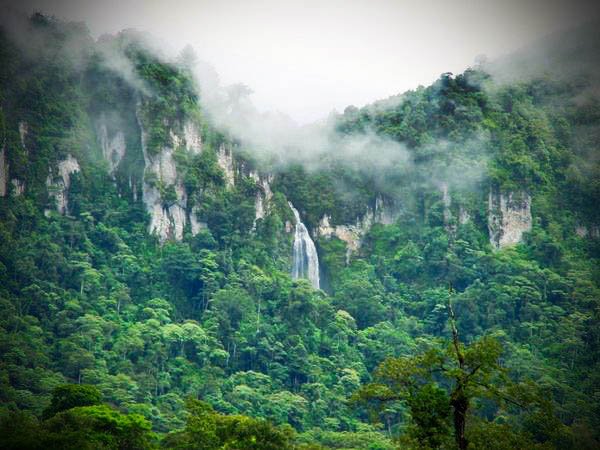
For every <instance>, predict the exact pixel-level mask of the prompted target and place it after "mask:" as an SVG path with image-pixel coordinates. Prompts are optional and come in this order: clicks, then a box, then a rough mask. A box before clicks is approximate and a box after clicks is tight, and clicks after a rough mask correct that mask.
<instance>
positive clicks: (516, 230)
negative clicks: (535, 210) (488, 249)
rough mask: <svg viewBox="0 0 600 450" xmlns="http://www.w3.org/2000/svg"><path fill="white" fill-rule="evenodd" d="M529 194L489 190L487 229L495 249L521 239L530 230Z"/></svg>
mask: <svg viewBox="0 0 600 450" xmlns="http://www.w3.org/2000/svg"><path fill="white" fill-rule="evenodd" d="M531 225H532V218H531V196H530V195H529V194H528V193H526V192H523V191H518V192H508V193H505V192H501V191H499V190H494V189H492V190H490V193H489V197H488V230H489V236H490V243H491V244H492V246H494V247H495V248H496V249H499V248H502V247H505V246H507V245H513V244H516V243H518V242H520V241H521V238H522V236H523V233H525V232H526V231H529V230H531Z"/></svg>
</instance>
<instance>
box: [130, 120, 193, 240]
mask: <svg viewBox="0 0 600 450" xmlns="http://www.w3.org/2000/svg"><path fill="white" fill-rule="evenodd" d="M140 116H141V115H140V111H139V108H138V112H137V117H138V124H139V126H140V129H141V130H142V136H141V140H142V151H143V155H144V181H143V190H142V199H143V201H144V204H145V205H146V209H147V211H148V212H149V213H150V226H149V231H150V232H151V233H155V234H156V235H157V236H158V238H159V240H160V241H161V242H164V241H165V240H167V239H176V240H180V239H182V238H183V230H184V228H185V225H186V224H187V222H188V220H189V222H190V227H191V230H192V233H197V232H198V231H200V229H201V228H202V224H201V223H200V222H198V220H197V218H196V213H195V211H192V212H191V214H190V216H189V217H188V214H187V193H186V190H185V187H184V185H183V180H182V179H181V177H180V176H179V174H178V173H177V164H176V162H175V159H174V157H173V152H174V151H175V149H177V148H179V147H181V146H184V147H185V148H186V150H187V151H188V152H191V153H199V152H201V151H202V138H201V135H200V132H199V130H198V128H197V127H196V126H195V125H194V124H193V123H191V122H186V123H184V124H183V126H181V127H179V129H180V130H183V132H182V136H180V135H178V134H177V133H175V131H174V130H173V129H171V130H170V131H169V134H170V138H171V139H170V140H171V142H172V145H169V146H165V147H163V148H162V149H161V150H160V151H159V152H158V153H157V154H150V152H149V151H148V148H147V132H146V131H145V130H144V126H143V123H142V121H141V120H140Z"/></svg>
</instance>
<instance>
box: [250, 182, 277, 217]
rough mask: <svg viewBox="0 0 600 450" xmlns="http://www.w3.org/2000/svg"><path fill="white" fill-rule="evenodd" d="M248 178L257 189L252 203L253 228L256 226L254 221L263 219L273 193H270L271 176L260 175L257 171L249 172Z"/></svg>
mask: <svg viewBox="0 0 600 450" xmlns="http://www.w3.org/2000/svg"><path fill="white" fill-rule="evenodd" d="M248 176H249V177H250V178H252V179H253V180H254V181H255V182H256V185H257V186H258V187H259V190H258V191H257V192H256V199H255V201H254V207H255V210H256V215H255V217H254V226H256V221H257V220H258V219H264V217H265V215H266V214H267V211H268V207H269V202H270V201H271V199H272V198H273V191H271V183H272V182H273V175H261V174H259V173H258V172H257V171H251V172H250V174H249V175H248Z"/></svg>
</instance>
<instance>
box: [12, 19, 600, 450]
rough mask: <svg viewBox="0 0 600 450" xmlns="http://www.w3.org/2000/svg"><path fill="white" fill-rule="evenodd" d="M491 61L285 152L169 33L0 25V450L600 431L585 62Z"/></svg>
mask: <svg viewBox="0 0 600 450" xmlns="http://www.w3.org/2000/svg"><path fill="white" fill-rule="evenodd" d="M595 44H598V45H600V41H596V42H595ZM591 47H592V48H594V46H591ZM595 48H596V49H597V46H596V47H595ZM579 57H581V58H585V57H590V58H592V56H590V55H587V54H583V55H579ZM496 69H497V67H495V66H494V65H493V64H480V65H478V66H476V67H473V68H471V69H469V70H467V71H466V72H465V73H463V74H459V75H453V74H450V73H445V74H442V75H441V76H440V78H439V79H438V80H437V81H436V82H435V83H433V84H432V85H431V86H428V87H419V88H417V89H416V90H413V91H409V92H405V93H403V94H400V95H398V96H395V97H392V98H389V99H386V100H381V101H378V102H375V103H373V104H371V105H369V106H366V107H364V108H361V109H359V108H356V107H353V106H349V107H348V108H346V110H345V111H344V113H343V114H338V115H336V116H335V117H333V118H332V123H331V124H328V125H323V126H331V130H328V133H330V134H331V143H332V144H331V146H328V147H327V149H324V150H323V151H322V152H319V153H314V154H311V155H310V158H311V161H310V164H306V161H304V160H302V159H294V160H292V159H290V160H285V159H283V160H281V158H279V160H277V158H271V159H270V160H269V158H265V155H264V154H259V153H257V152H255V151H254V150H255V149H253V148H252V145H251V144H249V143H246V142H244V141H242V140H240V139H238V138H237V137H236V136H234V135H232V133H231V132H229V131H228V130H227V129H220V128H218V127H217V126H216V125H215V122H214V120H213V117H212V115H211V111H210V109H209V108H206V107H205V105H204V104H203V94H202V92H203V91H202V85H201V83H200V82H199V81H198V80H196V79H195V78H194V76H193V57H191V56H190V55H187V57H186V55H185V54H183V55H182V57H180V58H178V59H174V60H171V59H169V58H166V57H165V56H161V55H159V54H158V53H157V52H156V51H155V50H154V49H153V48H152V47H151V46H150V45H149V44H147V43H146V40H145V38H144V36H142V35H140V34H138V33H136V32H135V31H132V30H128V31H123V32H121V33H119V34H118V35H115V36H104V37H103V38H101V39H99V40H94V39H92V38H91V37H90V34H89V31H88V30H87V29H86V27H85V26H84V25H82V24H76V23H65V22H62V21H59V20H56V19H54V18H52V17H47V16H44V15H42V14H35V15H33V16H32V17H30V18H29V19H27V20H24V21H23V24H22V25H21V26H20V28H19V30H18V31H16V32H15V30H14V29H7V28H1V29H0V145H1V153H0V194H1V196H0V236H1V237H0V280H1V282H0V402H1V404H0V430H1V431H0V447H2V448H7V449H9V448H14V449H27V448H111V449H112V448H115V449H117V448H118V449H137V448H158V447H161V448H200V449H286V448H290V449H293V448H296V449H302V448H304V449H320V448H336V449H371V450H375V449H378V450H383V449H392V448H415V449H417V448H418V449H437V448H445V449H452V448H486V449H532V448H540V449H553V448H555V449H568V448H573V449H593V448H600V239H599V238H600V231H599V227H600V211H599V210H598V207H597V204H598V201H599V200H600V159H599V158H598V145H599V142H600V100H599V99H598V98H597V97H594V96H593V95H591V94H590V92H594V89H595V88H597V86H598V85H597V83H598V79H597V72H595V73H594V72H583V71H582V72H581V73H576V74H572V73H570V75H569V77H566V76H554V74H553V73H552V72H550V73H545V74H536V76H535V77H533V76H532V77H528V78H524V79H521V80H518V81H515V80H511V81H510V82H503V83H500V82H497V81H496V80H495V77H494V71H495V70H496ZM374 137H375V138H376V142H377V145H378V146H380V145H382V143H383V145H387V146H388V147H389V149H390V151H389V152H376V151H372V152H369V147H368V145H367V146H366V150H365V151H364V152H363V153H362V154H358V155H357V154H355V153H353V154H352V155H353V157H352V158H349V157H348V153H347V152H346V150H345V148H344V145H346V144H347V143H350V142H353V140H360V139H371V140H372V139H374ZM367 142H369V141H368V140H367ZM345 143H346V144H345ZM267 160H268V162H267ZM275 160H276V162H273V161H275ZM288 202H291V205H293V207H294V208H296V209H297V210H298V213H299V217H300V218H301V220H302V222H303V224H305V226H306V230H307V232H308V233H309V235H310V236H311V237H312V239H313V240H314V244H315V248H316V252H317V253H318V261H319V270H318V272H319V276H320V287H321V289H315V288H314V286H315V284H314V282H313V283H311V281H313V280H305V279H302V278H298V279H294V277H292V276H291V274H292V264H294V263H293V254H294V251H295V248H296V243H297V240H298V233H299V231H298V230H299V223H298V222H297V221H296V220H295V218H294V212H293V210H292V208H291V207H290V204H289V203H288ZM325 219H326V220H325ZM309 238H310V237H309ZM305 256H306V255H305ZM309 256H310V255H309Z"/></svg>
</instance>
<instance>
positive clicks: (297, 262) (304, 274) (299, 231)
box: [288, 202, 319, 289]
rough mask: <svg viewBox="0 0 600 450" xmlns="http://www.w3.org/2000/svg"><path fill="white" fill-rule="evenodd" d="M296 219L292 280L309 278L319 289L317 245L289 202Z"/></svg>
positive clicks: (314, 286) (313, 285)
mask: <svg viewBox="0 0 600 450" xmlns="http://www.w3.org/2000/svg"><path fill="white" fill-rule="evenodd" d="M288 204H289V205H290V208H291V209H292V211H293V212H294V217H295V218H296V233H295V235H294V253H293V265H292V278H293V279H295V280H297V279H298V278H308V280H309V281H310V284H312V287H313V288H315V289H319V256H318V255H317V249H316V247H315V243H314V242H313V240H312V239H311V238H310V234H308V230H307V229H306V226H304V224H303V223H302V221H301V220H300V214H299V213H298V210H297V209H296V208H294V206H293V205H292V204H291V203H290V202H288Z"/></svg>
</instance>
